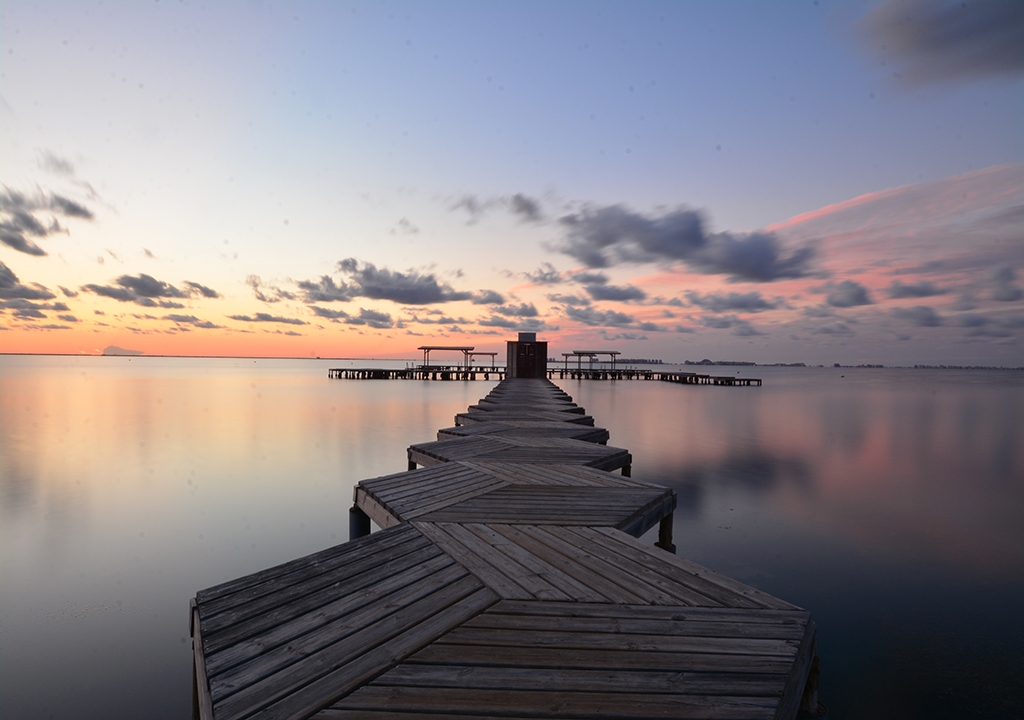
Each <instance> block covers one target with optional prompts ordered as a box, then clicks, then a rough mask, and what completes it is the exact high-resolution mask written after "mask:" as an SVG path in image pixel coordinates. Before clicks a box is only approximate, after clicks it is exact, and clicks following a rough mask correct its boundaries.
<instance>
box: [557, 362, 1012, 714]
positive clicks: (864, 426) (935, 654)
mask: <svg viewBox="0 0 1024 720" xmlns="http://www.w3.org/2000/svg"><path fill="white" fill-rule="evenodd" d="M757 373H758V374H759V375H761V376H762V377H763V378H764V379H765V385H764V386H763V387H761V388H715V387H710V388H709V387H689V386H671V387H670V388H665V387H661V386H660V384H658V383H619V384H614V383H569V382H563V383H561V384H562V386H563V387H564V388H565V389H566V391H567V392H569V393H570V394H572V395H574V396H575V398H576V399H577V401H578V402H580V403H581V404H583V405H585V406H586V407H587V408H588V410H589V411H590V412H591V414H592V415H594V416H595V418H597V419H598V420H599V422H600V424H602V425H604V426H605V427H607V428H608V429H609V431H610V432H611V442H612V443H613V444H617V445H622V446H625V447H628V448H630V450H631V452H632V453H633V457H634V463H633V469H634V474H635V475H636V476H637V477H649V478H651V479H653V480H655V481H657V482H661V483H664V484H667V485H671V486H672V487H674V488H675V489H676V492H677V494H678V502H679V506H678V509H677V512H676V522H675V540H676V544H677V546H679V548H680V552H682V553H684V554H685V555H686V556H688V557H690V558H692V559H694V560H697V561H698V562H702V563H704V564H706V565H708V566H710V567H714V568H715V569H718V570H720V571H722V572H725V573H727V574H729V575H732V576H734V577H736V578H738V579H741V580H744V581H746V582H749V583H751V584H754V585H756V586H759V587H761V588H763V589H765V590H767V591H769V592H772V593H775V594H777V595H779V596H781V597H784V598H786V599H788V600H791V601H793V602H796V603H798V604H801V605H803V606H805V607H808V608H810V609H811V610H812V611H813V613H814V615H815V617H816V618H817V621H818V623H819V627H820V643H821V650H822V658H823V660H822V662H823V667H824V668H825V675H824V676H823V680H822V692H823V698H824V699H825V701H826V702H827V703H828V704H829V706H830V717H834V718H861V717H872V718H961V717H1012V716H1014V713H1015V712H1016V711H1017V709H1019V707H1021V706H1022V704H1024V690H1022V688H1021V686H1020V683H1019V674H1020V673H1019V669H1020V668H1021V667H1024V625H1022V624H1021V623H1020V621H1019V618H1018V609H1019V607H1020V606H1021V605H1024V374H1022V373H999V372H996V373H987V374H986V373H965V372H959V373H958V372H945V373H942V372H931V371H890V370H850V369H843V370H842V373H838V372H835V373H833V372H831V371H829V370H824V369H823V370H813V369H806V370H799V371H796V370H788V369H773V368H757ZM840 374H845V375H846V377H845V378H840V377H839V375H840Z"/></svg>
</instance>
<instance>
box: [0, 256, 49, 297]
mask: <svg viewBox="0 0 1024 720" xmlns="http://www.w3.org/2000/svg"><path fill="white" fill-rule="evenodd" d="M55 297H57V296H56V295H54V294H53V293H52V292H50V291H49V290H48V289H47V288H45V287H44V286H42V285H40V284H39V283H31V284H30V285H24V284H22V282H21V281H20V280H19V279H18V276H17V275H15V274H14V271H13V270H11V269H10V268H9V267H7V265H5V264H4V263H3V262H0V299H4V300H13V299H15V298H19V299H22V300H52V299H53V298H55Z"/></svg>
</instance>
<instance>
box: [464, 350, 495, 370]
mask: <svg viewBox="0 0 1024 720" xmlns="http://www.w3.org/2000/svg"><path fill="white" fill-rule="evenodd" d="M477 355H490V356H491V367H494V358H495V357H497V355H498V353H496V352H483V351H479V352H468V353H466V364H467V365H468V364H469V363H470V362H472V359H473V358H474V357H475V356H477Z"/></svg>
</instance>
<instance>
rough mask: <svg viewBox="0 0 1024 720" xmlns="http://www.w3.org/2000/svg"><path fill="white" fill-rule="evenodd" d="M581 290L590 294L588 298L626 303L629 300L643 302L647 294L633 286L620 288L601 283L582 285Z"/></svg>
mask: <svg viewBox="0 0 1024 720" xmlns="http://www.w3.org/2000/svg"><path fill="white" fill-rule="evenodd" d="M583 289H584V290H586V291H587V292H588V293H589V294H590V297H592V298H594V299H595V300H615V301H620V302H626V301H629V300H643V299H644V298H646V297H647V293H645V292H644V291H643V290H641V289H640V288H638V287H636V286H635V285H626V286H625V287H620V286H618V285H606V284H603V283H601V284H591V285H584V286H583Z"/></svg>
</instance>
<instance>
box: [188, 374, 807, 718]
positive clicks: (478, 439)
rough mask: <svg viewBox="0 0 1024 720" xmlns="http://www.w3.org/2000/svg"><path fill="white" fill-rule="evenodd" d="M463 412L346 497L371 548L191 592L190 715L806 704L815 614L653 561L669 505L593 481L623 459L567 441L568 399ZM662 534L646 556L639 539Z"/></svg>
mask: <svg viewBox="0 0 1024 720" xmlns="http://www.w3.org/2000/svg"><path fill="white" fill-rule="evenodd" d="M476 407H477V409H476V410H472V411H470V414H472V415H474V416H478V417H474V418H473V419H472V420H469V421H468V422H470V423H471V424H462V422H461V421H459V420H457V422H459V423H460V424H459V425H457V426H456V427H455V428H448V429H445V430H442V431H440V432H439V434H438V437H439V438H440V439H439V440H438V441H437V442H432V443H423V444H420V445H415V446H413V447H411V448H409V458H410V461H414V462H415V463H416V464H423V465H428V467H423V468H419V469H415V470H410V471H408V472H404V473H397V474H395V475H389V476H385V477H380V478H374V479H371V480H364V481H362V482H361V483H359V484H358V486H357V487H356V489H355V506H354V507H353V509H352V511H351V512H352V516H353V520H354V521H355V522H354V523H353V534H354V535H362V534H363V533H364V532H368V529H369V519H371V518H372V520H373V521H374V522H375V523H376V524H377V525H378V526H379V527H380V528H382V529H381V530H380V531H379V532H376V533H373V534H372V535H365V536H363V537H358V538H356V539H354V540H352V541H350V542H348V543H345V544H343V545H339V546H337V547H334V548H330V549H327V550H324V551H322V552H319V553H315V554H313V555H310V556H307V557H304V558H300V559H298V560H294V561H292V562H289V563H286V564H284V565H280V566H278V567H274V568H270V569H268V570H264V571H262V572H259V573H255V574H253V575H250V576H247V577H244V578H240V579H238V580H232V581H230V582H226V583H223V584H221V585H218V586H216V587H213V588H210V589H208V590H204V591H201V592H200V593H198V594H197V595H196V598H195V600H194V602H193V608H192V634H193V644H194V650H195V652H194V654H195V663H196V683H195V697H194V701H195V702H194V714H195V715H196V716H198V717H200V718H216V720H236V719H242V718H268V719H269V718H295V719H299V718H311V717H315V718H323V719H327V718H336V719H341V718H346V719H348V718H385V717H399V718H410V719H411V718H425V717H431V718H438V717H448V716H450V717H475V718H498V717H501V718H655V717H658V718H661V717H682V718H750V719H754V718H765V719H768V718H793V717H795V716H796V714H797V711H798V708H799V707H800V705H801V702H802V701H803V702H805V703H806V704H807V705H808V706H809V707H816V705H817V702H816V698H815V697H814V693H813V688H814V686H815V685H816V678H814V677H813V673H812V672H811V669H812V665H813V661H814V657H815V646H814V643H815V630H814V624H813V622H812V621H811V620H810V616H809V614H808V613H807V612H806V611H804V610H802V609H800V608H797V607H795V606H793V605H791V604H789V603H787V602H785V601H783V600H780V599H778V598H774V597H772V596H770V595H768V594H766V593H763V592H761V591H759V590H756V589H754V588H751V587H749V586H747V585H744V584H742V583H739V582H737V581H735V580H732V579H730V578H727V577H725V576H723V575H720V574H718V573H715V572H713V571H711V570H708V569H706V568H703V567H701V566H699V565H696V564H694V563H692V562H690V561H688V560H685V559H683V558H680V557H677V556H676V555H674V554H672V552H666V549H674V547H673V546H672V544H671V522H672V511H673V510H674V508H675V502H676V500H675V494H674V493H673V492H672V491H671V490H670V489H668V488H664V487H662V486H659V485H656V484H653V483H649V482H645V481H643V480H642V479H637V478H632V477H627V476H623V475H617V474H612V473H611V472H608V471H607V469H619V468H623V469H625V468H627V467H628V466H629V453H628V452H626V451H625V450H622V449H619V448H614V447H609V446H605V445H602V444H599V443H601V442H604V441H605V440H607V432H606V431H602V429H601V428H595V427H593V420H592V419H590V424H582V425H581V424H578V421H579V420H580V419H581V418H588V417H589V416H586V415H585V413H584V412H583V410H582V409H581V408H578V406H576V405H575V404H574V403H572V400H571V398H569V397H568V396H567V395H566V394H565V393H564V392H562V391H561V390H560V389H558V388H557V387H556V386H554V385H553V384H551V383H550V382H548V381H546V380H520V379H516V380H507V381H503V382H502V383H500V384H498V385H497V387H495V389H494V390H493V391H492V392H491V393H490V394H489V395H488V397H487V398H485V399H484V400H483V401H481V402H480V404H479V405H478V406H476ZM488 415H489V416H491V418H493V419H490V420H488V419H487V418H486V417H483V416H488ZM459 417H460V418H463V416H462V415H460V416H459ZM559 418H560V419H561V421H559ZM463 420H465V418H463ZM488 426H491V427H488ZM556 427H562V428H570V429H571V431H572V432H576V431H582V432H584V433H593V434H592V435H591V436H590V437H586V438H584V439H581V437H583V436H576V435H561V434H558V433H556V432H554V431H553V429H554V428H556ZM477 428H487V429H486V430H484V429H480V430H477ZM464 429H466V430H468V429H473V431H472V432H468V433H467V434H466V436H464V437H460V436H459V434H458V433H459V432H460V431H462V430H464ZM524 431H525V434H524ZM534 431H536V434H534ZM602 432H603V434H602ZM442 436H443V437H442ZM588 440H589V441H588ZM600 468H607V469H600ZM655 525H660V532H659V544H660V545H661V547H657V546H651V545H649V544H648V543H645V542H642V541H640V540H638V539H637V538H638V537H640V536H641V535H643V534H644V533H645V532H646V531H647V530H648V529H650V528H652V527H654V526H655ZM809 676H811V681H810V682H808V678H809ZM805 686H807V687H808V688H809V689H810V691H811V692H808V693H807V696H806V697H805Z"/></svg>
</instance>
